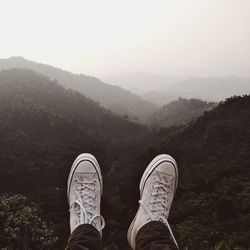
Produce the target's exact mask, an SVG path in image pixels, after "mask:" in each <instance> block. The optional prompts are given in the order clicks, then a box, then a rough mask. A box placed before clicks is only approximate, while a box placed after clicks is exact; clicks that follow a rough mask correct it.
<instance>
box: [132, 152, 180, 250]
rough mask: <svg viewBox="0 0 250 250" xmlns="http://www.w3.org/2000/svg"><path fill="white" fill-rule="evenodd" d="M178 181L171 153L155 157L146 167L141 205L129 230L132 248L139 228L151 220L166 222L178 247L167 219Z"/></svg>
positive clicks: (141, 184) (141, 185)
mask: <svg viewBox="0 0 250 250" xmlns="http://www.w3.org/2000/svg"><path fill="white" fill-rule="evenodd" d="M177 181H178V170H177V164H176V162H175V160H174V159H173V158H172V157H171V156H169V155H166V154H162V155H159V156H157V157H155V158H154V159H153V160H152V161H151V163H150V164H149V165H148V167H147V168H146V170H145V172H144V174H143V176H142V178H141V182H140V201H139V205H140V206H139V209H138V211H137V214H136V216H135V218H134V220H133V221H132V223H131V225H130V227H129V230H128V242H129V244H130V245H131V247H132V249H135V246H136V241H135V239H136V235H137V232H138V231H139V229H140V228H141V227H142V226H144V225H145V224H147V223H148V222H151V221H160V222H162V223H163V224H165V225H166V226H167V227H168V229H169V231H170V234H171V237H172V239H173V241H174V242H175V244H176V246H177V247H178V245H177V242H176V240H175V238H174V235H173V233H172V230H171V228H170V226H169V224H168V221H167V219H168V216H169V212H170V208H171V205H172V201H173V198H174V195H175V191H176V187H177Z"/></svg>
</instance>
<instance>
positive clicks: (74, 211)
mask: <svg viewBox="0 0 250 250" xmlns="http://www.w3.org/2000/svg"><path fill="white" fill-rule="evenodd" d="M102 189H103V183H102V175H101V170H100V167H99V164H98V162H97V160H96V158H95V157H94V156H93V155H90V154H81V155H79V156H78V157H77V158H76V160H75V161H74V163H73V165H72V167H71V170H70V174H69V177H68V187H67V196H68V203H69V211H70V231H71V236H70V238H69V241H68V245H67V247H66V249H67V250H77V249H81V250H100V249H102V240H101V233H102V229H103V228H104V226H105V222H104V219H103V217H102V216H101V215H100V204H101V195H102Z"/></svg>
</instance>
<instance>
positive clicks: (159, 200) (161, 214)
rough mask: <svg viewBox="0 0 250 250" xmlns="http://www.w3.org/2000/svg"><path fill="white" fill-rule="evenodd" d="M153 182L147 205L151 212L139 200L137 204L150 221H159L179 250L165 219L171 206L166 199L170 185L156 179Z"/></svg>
mask: <svg viewBox="0 0 250 250" xmlns="http://www.w3.org/2000/svg"><path fill="white" fill-rule="evenodd" d="M155 182H156V183H157V184H156V185H153V189H154V190H155V191H154V192H153V193H152V194H151V197H152V198H153V199H152V200H150V201H149V204H150V205H152V209H151V211H150V209H149V208H148V207H147V206H146V204H145V203H144V202H143V201H142V200H139V204H140V205H141V206H142V207H143V209H144V210H145V212H146V213H147V215H148V216H149V218H150V219H151V220H152V221H160V222H162V223H163V224H165V225H166V226H167V227H168V229H169V232H170V235H171V237H172V239H173V241H174V243H175V245H176V246H177V248H178V249H179V246H178V244H177V241H176V239H175V237H174V235H173V232H172V230H171V228H170V225H169V223H168V221H167V218H166V213H167V211H169V209H170V206H171V202H170V200H169V199H168V197H167V195H168V194H169V193H170V186H171V184H169V183H166V182H165V181H162V180H156V179H155ZM160 190H161V191H160Z"/></svg>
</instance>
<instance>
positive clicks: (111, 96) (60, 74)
mask: <svg viewBox="0 0 250 250" xmlns="http://www.w3.org/2000/svg"><path fill="white" fill-rule="evenodd" d="M11 68H27V69H31V70H34V71H36V72H38V73H40V74H43V75H46V76H48V77H49V78H50V79H51V80H54V79H56V80H57V81H58V82H59V83H60V84H61V85H63V86H64V87H66V88H70V89H73V90H76V91H78V92H79V93H81V94H83V95H84V96H87V97H89V98H91V99H93V100H95V101H97V102H99V103H100V104H101V105H102V106H104V107H106V108H107V109H110V110H111V111H112V112H114V113H115V114H118V115H120V116H126V117H128V118H129V119H130V120H135V121H139V122H141V121H143V120H144V119H145V117H146V116H147V115H148V114H150V113H151V112H153V111H155V110H156V108H157V106H156V105H155V104H153V103H151V102H149V101H146V100H144V99H142V98H141V97H139V96H138V95H136V94H133V93H131V92H129V91H127V90H125V89H123V88H121V87H118V86H114V85H110V84H106V83H104V82H102V81H101V80H99V79H97V78H95V77H91V76H86V75H83V74H80V75H77V74H73V73H70V72H68V71H65V70H61V69H59V68H55V67H52V66H49V65H46V64H41V63H36V62H32V61H29V60H26V59H24V58H23V57H11V58H8V59H0V70H1V69H11Z"/></svg>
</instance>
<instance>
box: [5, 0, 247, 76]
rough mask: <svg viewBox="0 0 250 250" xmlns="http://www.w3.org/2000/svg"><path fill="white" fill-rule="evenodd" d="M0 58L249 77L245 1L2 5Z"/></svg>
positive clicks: (18, 0) (78, 68)
mask: <svg viewBox="0 0 250 250" xmlns="http://www.w3.org/2000/svg"><path fill="white" fill-rule="evenodd" d="M0 34H1V35H0V58H6V57H10V56H23V57H25V58H27V59H30V60H34V61H38V62H43V63H47V64H51V65H54V66H57V67H60V68H63V69H67V70H70V71H73V72H76V73H80V72H81V73H84V74H90V75H95V76H103V75H107V74H113V73H116V72H119V71H146V72H152V73H160V74H173V75H192V76H211V75H216V76H222V75H240V76H248V77H249V76H250V1H249V0H79V1H77V0H68V1H63V0H50V1H49V0H40V1H39V0H0Z"/></svg>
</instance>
